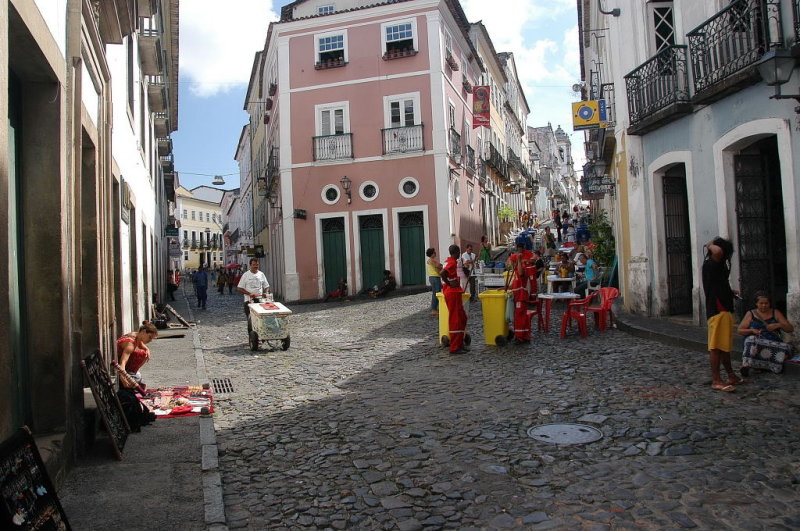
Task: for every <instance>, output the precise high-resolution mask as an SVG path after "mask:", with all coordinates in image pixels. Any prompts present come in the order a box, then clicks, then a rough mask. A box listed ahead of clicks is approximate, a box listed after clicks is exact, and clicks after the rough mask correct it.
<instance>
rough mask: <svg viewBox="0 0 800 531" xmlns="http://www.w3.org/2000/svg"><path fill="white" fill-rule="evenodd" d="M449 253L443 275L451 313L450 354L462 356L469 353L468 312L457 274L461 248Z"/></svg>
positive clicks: (457, 247)
mask: <svg viewBox="0 0 800 531" xmlns="http://www.w3.org/2000/svg"><path fill="white" fill-rule="evenodd" d="M448 251H449V252H450V256H449V257H448V258H447V260H445V263H444V267H443V268H442V273H441V276H442V284H443V285H444V287H443V288H442V292H443V293H444V302H445V304H446V305H447V311H448V313H449V316H448V317H449V320H448V328H449V334H448V336H449V338H450V354H460V353H462V352H468V351H469V348H467V347H466V346H465V345H464V334H466V331H467V312H465V311H464V303H463V301H462V300H461V295H462V294H463V293H464V289H463V288H462V287H461V282H460V281H459V279H458V272H457V269H458V259H459V256H460V255H461V248H460V247H459V246H458V245H451V246H450V248H449V249H448Z"/></svg>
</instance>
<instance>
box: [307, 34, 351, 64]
mask: <svg viewBox="0 0 800 531" xmlns="http://www.w3.org/2000/svg"><path fill="white" fill-rule="evenodd" d="M339 35H341V36H342V37H343V38H342V46H343V48H344V62H345V63H346V62H347V61H348V57H349V55H348V53H347V48H348V46H347V30H346V29H342V30H337V31H326V32H325V33H315V34H314V64H317V63H319V61H320V59H319V40H320V39H324V38H326V37H336V36H339Z"/></svg>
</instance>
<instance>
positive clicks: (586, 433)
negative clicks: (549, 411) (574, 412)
mask: <svg viewBox="0 0 800 531" xmlns="http://www.w3.org/2000/svg"><path fill="white" fill-rule="evenodd" d="M528 435H529V436H530V437H533V438H534V439H536V440H537V441H542V442H546V443H550V444H586V443H590V442H594V441H597V440H599V439H602V438H603V432H601V431H600V430H598V429H597V428H593V427H591V426H587V425H586V424H542V425H540V426H534V427H533V428H530V429H529V430H528Z"/></svg>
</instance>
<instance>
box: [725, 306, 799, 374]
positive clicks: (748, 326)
mask: <svg viewBox="0 0 800 531" xmlns="http://www.w3.org/2000/svg"><path fill="white" fill-rule="evenodd" d="M755 303H756V307H755V309H753V310H750V311H749V312H747V313H746V314H745V315H744V317H743V318H742V322H741V323H740V324H739V330H738V332H739V334H741V335H743V336H745V340H744V351H743V352H742V369H741V371H740V372H741V373H742V375H743V376H747V375H748V374H749V372H750V369H751V368H753V369H764V370H769V371H771V372H774V373H775V374H778V373H780V372H782V371H783V362H784V361H785V360H787V359H789V358H791V357H792V345H790V344H789V343H787V342H786V341H784V340H783V338H782V337H781V332H787V333H789V332H792V331H793V330H794V327H793V326H792V324H791V323H790V322H789V321H787V320H786V317H784V316H783V314H782V313H781V311H780V310H776V309H774V308H772V301H771V299H770V296H769V294H768V293H767V292H766V291H759V292H758V293H756V295H755Z"/></svg>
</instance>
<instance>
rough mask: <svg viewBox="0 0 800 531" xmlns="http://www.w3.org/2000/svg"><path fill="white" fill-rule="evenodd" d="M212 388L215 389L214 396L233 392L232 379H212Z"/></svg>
mask: <svg viewBox="0 0 800 531" xmlns="http://www.w3.org/2000/svg"><path fill="white" fill-rule="evenodd" d="M211 386H212V387H213V388H214V394H222V393H232V392H233V383H232V382H231V379H230V378H212V379H211Z"/></svg>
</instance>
